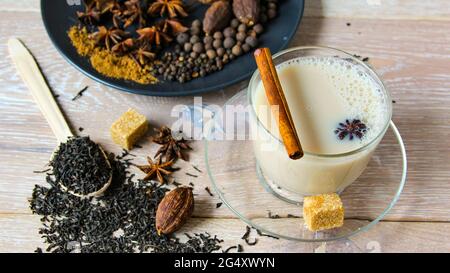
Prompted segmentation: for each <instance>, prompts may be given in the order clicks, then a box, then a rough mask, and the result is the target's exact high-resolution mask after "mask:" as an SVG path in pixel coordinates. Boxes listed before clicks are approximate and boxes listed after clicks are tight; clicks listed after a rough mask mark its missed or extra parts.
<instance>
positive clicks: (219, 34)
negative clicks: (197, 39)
mask: <svg viewBox="0 0 450 273" xmlns="http://www.w3.org/2000/svg"><path fill="white" fill-rule="evenodd" d="M213 38H214V39H216V40H221V39H223V35H222V32H220V31H216V32H214V35H213Z"/></svg>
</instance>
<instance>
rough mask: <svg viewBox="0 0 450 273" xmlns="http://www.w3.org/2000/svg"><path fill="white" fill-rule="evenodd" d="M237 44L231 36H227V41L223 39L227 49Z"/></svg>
mask: <svg viewBox="0 0 450 273" xmlns="http://www.w3.org/2000/svg"><path fill="white" fill-rule="evenodd" d="M235 44H236V41H235V40H234V39H233V38H231V37H227V38H225V41H223V46H224V47H225V48H226V49H231V48H232V47H233V46H234V45H235Z"/></svg>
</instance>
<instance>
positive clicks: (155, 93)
mask: <svg viewBox="0 0 450 273" xmlns="http://www.w3.org/2000/svg"><path fill="white" fill-rule="evenodd" d="M291 1H293V0H291ZM43 2H44V0H41V3H40V7H41V18H42V21H43V22H44V27H45V30H46V32H47V34H48V36H49V37H50V41H51V42H52V44H53V46H54V47H55V48H56V50H57V51H58V52H59V54H60V55H62V56H63V58H64V59H65V60H66V61H67V62H68V63H70V64H71V65H72V66H74V67H75V68H76V69H77V70H79V71H80V72H81V73H83V74H84V75H86V76H87V77H89V78H91V79H93V80H94V81H97V82H99V83H101V84H104V85H106V86H108V87H111V88H113V89H117V90H120V91H125V92H128V93H132V94H138V95H145V96H161V97H176V96H190V95H196V94H203V93H208V92H212V91H219V90H223V89H224V88H226V87H228V86H231V85H234V84H236V83H239V82H241V81H243V80H247V79H249V78H250V77H251V75H252V74H253V73H254V71H249V72H247V73H245V74H243V75H242V76H240V77H236V78H235V79H233V80H230V81H228V82H226V83H223V84H217V85H214V86H207V87H204V88H201V89H196V90H192V91H188V90H186V91H169V90H164V91H149V92H148V94H144V93H142V92H140V91H139V90H133V89H132V88H127V87H124V86H120V85H116V84H114V83H111V82H109V81H107V80H104V79H101V78H99V77H97V76H95V75H93V74H91V73H89V72H87V71H85V70H84V69H83V68H82V67H81V66H79V65H77V64H76V63H75V62H73V61H72V60H71V59H70V58H69V57H68V56H67V55H66V54H65V52H64V51H63V50H62V49H61V48H60V47H59V45H58V43H57V42H56V38H55V37H54V36H53V33H51V32H50V31H49V27H48V22H47V21H46V17H45V16H44V12H43V10H44V9H43V7H42V6H43ZM304 9H305V1H304V0H302V1H301V8H300V9H299V12H298V16H297V20H296V22H295V27H294V28H293V29H292V30H291V32H290V33H289V34H288V35H287V39H286V40H285V42H284V43H283V44H282V46H281V48H280V51H281V50H284V49H285V48H286V47H287V45H288V44H289V42H290V41H291V40H292V38H293V37H294V35H295V33H296V32H297V30H298V27H299V25H300V21H301V19H302V17H303V12H304ZM275 53H276V52H275ZM219 73H220V72H219ZM144 86H145V85H144Z"/></svg>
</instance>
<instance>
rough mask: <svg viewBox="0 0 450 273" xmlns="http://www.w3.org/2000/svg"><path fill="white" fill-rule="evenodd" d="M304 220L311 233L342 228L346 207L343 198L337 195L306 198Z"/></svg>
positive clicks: (304, 201) (328, 194) (329, 194)
mask: <svg viewBox="0 0 450 273" xmlns="http://www.w3.org/2000/svg"><path fill="white" fill-rule="evenodd" d="M303 218H304V219H305V222H306V225H307V226H308V229H309V230H311V231H319V230H325V229H332V228H337V227H341V226H342V225H344V207H343V205H342V201H341V198H340V197H339V195H337V194H336V193H327V194H321V195H316V196H308V197H305V198H304V200H303Z"/></svg>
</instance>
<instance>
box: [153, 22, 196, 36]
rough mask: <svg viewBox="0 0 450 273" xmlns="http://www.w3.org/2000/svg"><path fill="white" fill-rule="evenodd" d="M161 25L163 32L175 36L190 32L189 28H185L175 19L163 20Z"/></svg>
mask: <svg viewBox="0 0 450 273" xmlns="http://www.w3.org/2000/svg"><path fill="white" fill-rule="evenodd" d="M159 25H160V29H161V31H162V32H164V33H170V34H172V35H173V36H176V35H177V34H180V33H182V32H186V31H188V30H189V29H188V28H187V27H185V26H183V24H182V23H180V22H179V21H178V20H175V19H165V20H162V21H161V22H160V23H159Z"/></svg>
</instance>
